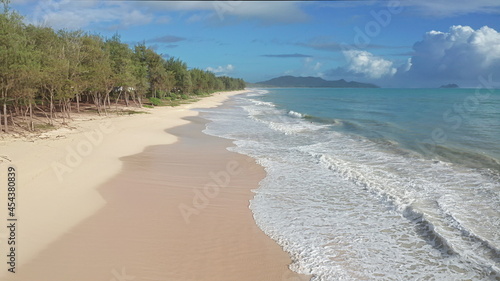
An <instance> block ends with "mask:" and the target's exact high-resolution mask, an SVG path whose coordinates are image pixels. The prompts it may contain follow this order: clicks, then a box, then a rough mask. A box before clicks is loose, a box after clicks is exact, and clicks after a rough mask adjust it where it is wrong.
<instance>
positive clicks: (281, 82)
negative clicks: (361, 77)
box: [256, 76, 379, 88]
mask: <svg viewBox="0 0 500 281" xmlns="http://www.w3.org/2000/svg"><path fill="white" fill-rule="evenodd" d="M256 84H257V85H262V86H272V87H297V88H379V87H378V86H377V85H374V84H369V83H361V82H356V81H349V82H347V81H345V80H344V79H340V80H335V81H328V80H325V79H323V78H320V77H312V76H309V77H296V76H280V77H277V78H273V79H270V80H267V81H262V82H257V83H256Z"/></svg>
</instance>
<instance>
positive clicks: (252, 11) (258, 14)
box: [139, 1, 308, 24]
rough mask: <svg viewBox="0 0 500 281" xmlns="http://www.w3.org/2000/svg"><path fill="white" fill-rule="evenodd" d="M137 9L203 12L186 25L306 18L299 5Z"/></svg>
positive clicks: (154, 4)
mask: <svg viewBox="0 0 500 281" xmlns="http://www.w3.org/2000/svg"><path fill="white" fill-rule="evenodd" d="M139 5H141V7H146V8H149V9H150V10H151V11H155V12H156V11H168V12H172V11H196V12H205V14H203V15H194V16H190V17H188V20H189V21H190V22H193V21H197V20H205V19H210V20H216V21H221V22H223V21H225V20H228V19H229V18H236V19H238V20H242V19H246V20H248V19H254V20H257V21H259V22H262V23H265V24H269V23H291V22H302V21H305V20H307V19H308V16H307V14H306V13H304V12H303V11H302V9H301V8H300V3H298V2H289V1H271V2H266V1H147V2H146V1H144V2H140V4H139ZM277 11H279V12H277Z"/></svg>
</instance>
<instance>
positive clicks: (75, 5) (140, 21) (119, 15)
mask: <svg viewBox="0 0 500 281" xmlns="http://www.w3.org/2000/svg"><path fill="white" fill-rule="evenodd" d="M152 19H153V16H152V14H150V13H144V12H142V11H141V10H140V9H135V8H131V6H130V5H129V4H128V3H123V2H114V1H112V2H101V1H97V0H93V1H70V0H44V1H38V2H37V3H36V6H35V8H34V11H33V13H32V15H31V16H29V17H28V20H29V21H30V23H34V24H38V25H44V26H50V27H53V28H55V29H63V28H64V29H80V28H85V27H87V26H89V25H91V24H103V23H104V24H109V25H110V26H113V27H114V28H119V27H128V26H134V25H144V24H148V23H150V22H151V21H152Z"/></svg>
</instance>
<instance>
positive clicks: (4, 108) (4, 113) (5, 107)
mask: <svg viewBox="0 0 500 281" xmlns="http://www.w3.org/2000/svg"><path fill="white" fill-rule="evenodd" d="M3 123H4V126H5V129H4V130H5V132H6V133H8V132H9V125H8V124H7V104H6V103H5V102H4V103H3Z"/></svg>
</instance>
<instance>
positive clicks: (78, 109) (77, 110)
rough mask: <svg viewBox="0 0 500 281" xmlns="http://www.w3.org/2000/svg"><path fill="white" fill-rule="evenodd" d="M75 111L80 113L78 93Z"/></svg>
mask: <svg viewBox="0 0 500 281" xmlns="http://www.w3.org/2000/svg"><path fill="white" fill-rule="evenodd" d="M76 112H78V113H80V94H76Z"/></svg>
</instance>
